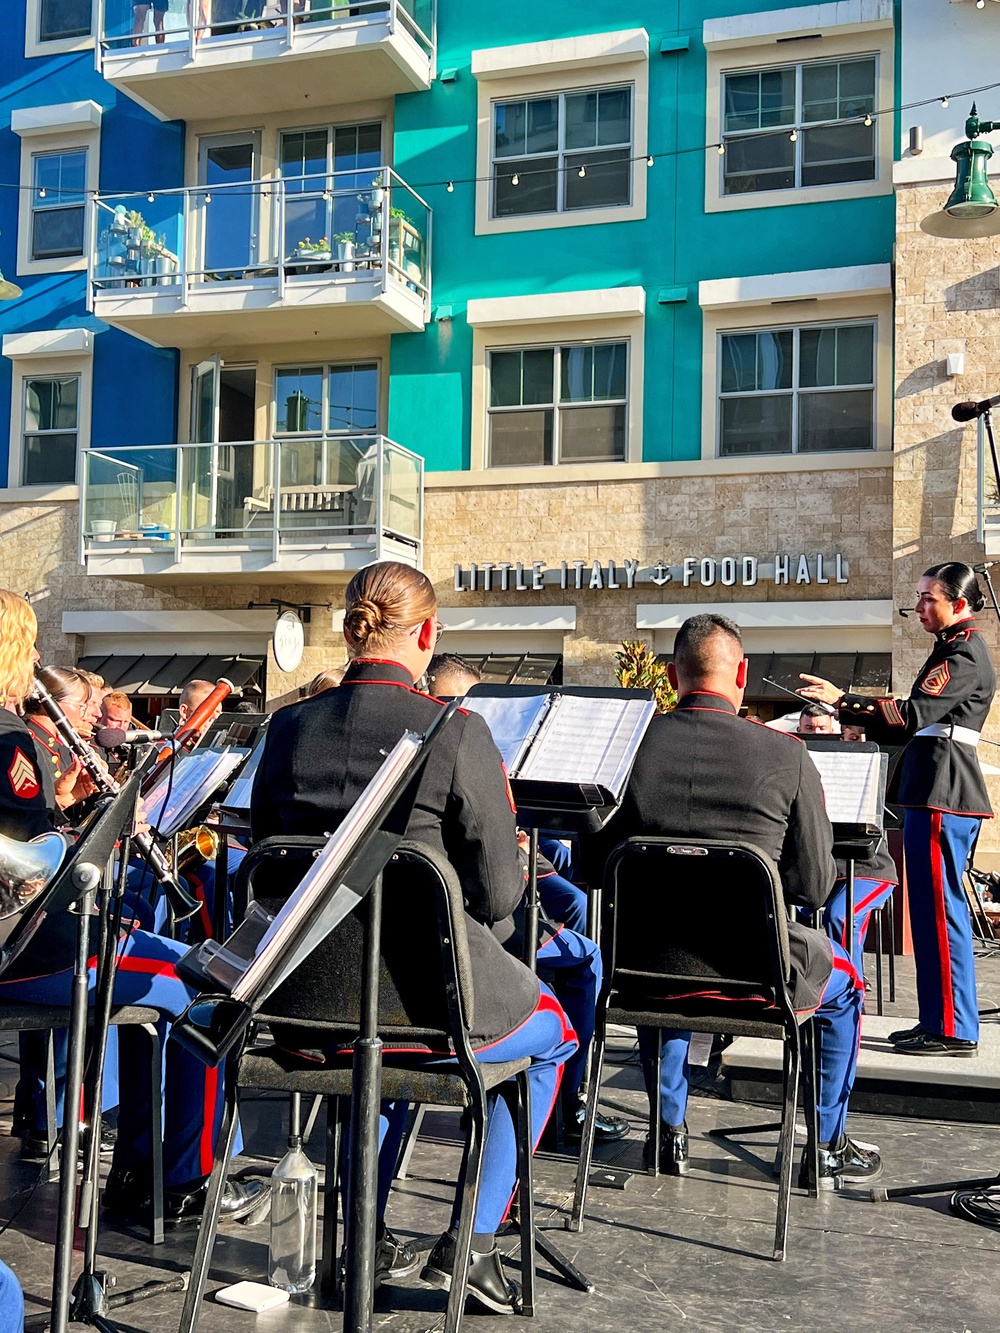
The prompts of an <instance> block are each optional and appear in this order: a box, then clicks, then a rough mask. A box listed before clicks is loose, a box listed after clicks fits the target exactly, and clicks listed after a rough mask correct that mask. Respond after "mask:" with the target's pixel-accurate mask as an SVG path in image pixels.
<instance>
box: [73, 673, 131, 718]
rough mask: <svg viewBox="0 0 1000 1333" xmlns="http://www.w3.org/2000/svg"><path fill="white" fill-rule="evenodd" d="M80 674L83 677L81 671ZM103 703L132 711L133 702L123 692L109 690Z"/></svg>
mask: <svg viewBox="0 0 1000 1333" xmlns="http://www.w3.org/2000/svg"><path fill="white" fill-rule="evenodd" d="M80 674H81V675H83V672H82V671H81V673H80ZM101 702H102V703H106V704H113V705H114V706H115V708H127V709H128V710H129V712H131V711H132V700H131V699H130V698H129V697H128V695H127V694H122V692H121V690H109V691H108V692H107V694H106V695H105V696H104V698H103V699H102V700H101Z"/></svg>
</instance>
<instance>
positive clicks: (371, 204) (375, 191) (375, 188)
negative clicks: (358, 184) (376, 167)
mask: <svg viewBox="0 0 1000 1333" xmlns="http://www.w3.org/2000/svg"><path fill="white" fill-rule="evenodd" d="M359 197H360V196H359ZM384 203H385V182H384V181H383V180H382V177H381V176H376V177H375V179H374V180H373V181H372V188H371V190H370V192H369V194H368V212H369V213H381V211H382V205H383V204H384Z"/></svg>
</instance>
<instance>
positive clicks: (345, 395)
mask: <svg viewBox="0 0 1000 1333" xmlns="http://www.w3.org/2000/svg"><path fill="white" fill-rule="evenodd" d="M327 413H328V420H327V428H328V429H329V430H335V431H349V432H351V433H352V434H358V435H360V434H365V433H368V432H372V431H374V430H375V428H376V425H377V423H378V366H376V365H371V364H369V365H357V366H331V367H330V375H329V404H328V407H327Z"/></svg>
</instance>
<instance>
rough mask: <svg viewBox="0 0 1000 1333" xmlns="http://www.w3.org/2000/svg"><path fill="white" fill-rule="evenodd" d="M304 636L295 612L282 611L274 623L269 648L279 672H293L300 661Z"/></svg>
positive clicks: (304, 640)
mask: <svg viewBox="0 0 1000 1333" xmlns="http://www.w3.org/2000/svg"><path fill="white" fill-rule="evenodd" d="M305 643H306V636H305V631H304V630H303V628H302V621H301V620H300V619H299V616H298V613H297V612H296V611H282V613H281V615H280V616H279V617H278V619H277V620H276V621H275V622H274V633H273V634H272V635H271V647H272V649H273V650H274V660H275V662H277V664H278V670H279V671H294V670H295V668H296V667H297V666H298V665H299V663H300V662H301V661H302V650H303V648H304V647H305Z"/></svg>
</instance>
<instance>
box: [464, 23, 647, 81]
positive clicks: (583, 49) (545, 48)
mask: <svg viewBox="0 0 1000 1333" xmlns="http://www.w3.org/2000/svg"><path fill="white" fill-rule="evenodd" d="M648 57H649V34H648V33H647V32H646V29H645V28H624V29H621V30H620V31H618V32H594V33H589V34H588V35H587V36H585V37H560V38H557V39H556V40H555V41H549V42H523V43H520V44H518V45H517V46H493V47H487V48H484V49H483V50H479V51H473V52H472V77H473V78H474V79H505V78H509V77H510V76H511V75H514V74H528V73H530V74H548V73H554V72H560V71H562V70H570V69H585V68H587V67H588V66H591V65H608V64H613V63H615V62H616V61H625V60H645V59H648Z"/></svg>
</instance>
